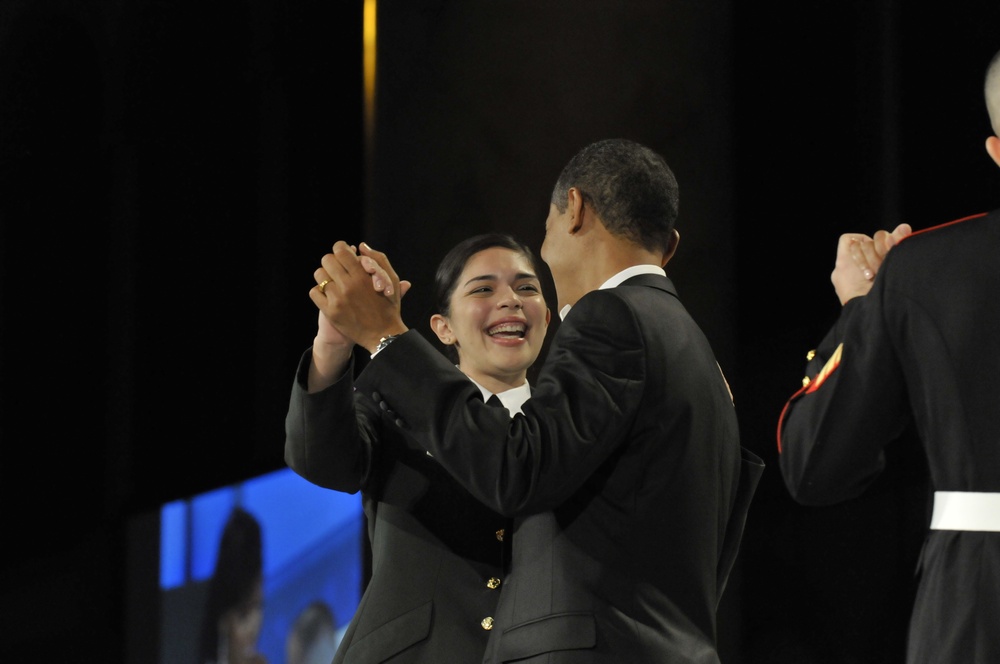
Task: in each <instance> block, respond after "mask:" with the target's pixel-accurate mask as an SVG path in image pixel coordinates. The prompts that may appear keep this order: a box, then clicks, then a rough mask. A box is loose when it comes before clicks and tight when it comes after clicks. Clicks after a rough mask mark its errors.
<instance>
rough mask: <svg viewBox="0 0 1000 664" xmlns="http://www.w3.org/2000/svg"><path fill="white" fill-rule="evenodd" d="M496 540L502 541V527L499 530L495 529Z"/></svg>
mask: <svg viewBox="0 0 1000 664" xmlns="http://www.w3.org/2000/svg"><path fill="white" fill-rule="evenodd" d="M497 541H498V542H502V541H503V528H501V529H500V530H498V531H497Z"/></svg>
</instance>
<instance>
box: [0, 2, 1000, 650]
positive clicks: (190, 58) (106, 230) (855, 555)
mask: <svg viewBox="0 0 1000 664" xmlns="http://www.w3.org/2000/svg"><path fill="white" fill-rule="evenodd" d="M977 4H978V5H979V6H975V7H974V6H973V3H952V4H950V5H948V6H946V7H942V6H931V5H924V6H919V7H918V6H916V5H914V4H912V3H911V4H910V5H908V6H906V7H903V3H901V2H898V1H894V0H877V1H876V2H860V1H854V2H847V3H843V2H841V3H837V4H835V5H834V4H831V3H805V4H801V3H800V4H799V5H796V6H795V7H794V8H793V7H791V6H780V7H779V6H777V3H772V4H771V5H767V6H761V4H760V3H756V5H752V4H748V3H743V4H742V5H737V3H734V2H731V1H729V0H713V1H709V2H701V3H686V2H661V1H653V0H642V1H639V2H630V3H627V4H620V5H619V4H613V3H607V2H598V1H593V0H589V1H584V2H580V1H579V0H577V1H575V2H569V0H558V1H556V2H549V3H533V2H528V1H527V0H510V1H508V2H503V3H496V2H493V3H485V2H472V3H470V2H461V3H460V2H448V1H447V0H418V1H416V2H412V1H408V2H398V1H397V2H393V1H390V0H382V1H381V2H379V3H378V11H379V51H378V67H379V81H378V88H377V97H376V109H375V110H376V119H377V122H376V131H375V140H374V143H372V144H366V142H365V138H364V130H363V107H364V99H363V95H362V66H361V64H362V58H361V56H362V33H361V23H362V2H361V1H360V0H357V1H355V2H351V3H320V2H317V1H315V0H307V1H305V2H296V3H282V2H277V1H276V0H250V1H247V2H233V1H228V2H214V3H196V2H190V1H187V2H185V1H183V0H157V1H153V0H139V1H137V2H130V3H117V2H109V1H104V0H94V1H90V2H84V1H83V0H78V1H73V0H62V1H59V0H52V1H46V0H36V1H32V0H7V1H6V2H4V3H0V443H2V448H0V450H2V452H0V454H2V456H0V499H2V503H0V504H2V508H0V509H2V516H3V524H4V528H3V540H4V550H5V554H6V555H5V556H4V563H3V567H2V568H0V569H2V572H0V620H2V622H3V624H4V625H5V627H4V629H3V630H0V659H2V660H3V661H5V662H7V661H9V662H21V661H24V662H27V661H31V662H40V661H65V660H66V659H72V660H74V661H85V662H119V661H120V662H124V661H126V648H125V643H126V641H127V638H128V637H129V635H128V634H127V633H126V631H127V630H126V625H127V624H129V620H128V618H129V616H127V615H126V614H127V607H126V605H125V602H124V598H125V596H126V592H127V588H126V586H127V585H128V581H127V578H126V568H127V566H128V564H129V563H130V561H129V546H130V543H129V541H128V536H129V530H128V528H127V524H128V522H129V520H130V519H131V518H132V517H133V516H135V515H137V514H141V513H143V512H145V511H147V510H150V509H155V508H156V507H157V506H158V505H159V504H161V503H163V502H166V501H170V500H175V499H178V498H183V497H187V496H190V495H193V494H194V493H197V492H201V491H205V490H208V489H211V488H214V487H217V486H221V485H224V484H228V483H232V482H235V481H239V480H242V479H246V478H249V477H253V476H256V475H259V474H261V473H264V472H268V471H271V470H275V469H278V468H281V467H283V459H282V452H283V442H284V441H283V419H284V413H285V408H286V406H287V397H288V389H289V387H290V384H291V380H292V373H293V369H294V366H295V362H296V359H297V358H298V356H299V354H300V353H301V351H302V350H303V349H304V348H305V347H306V346H307V345H308V344H309V343H310V341H311V339H312V335H313V332H314V326H315V309H314V308H313V306H312V303H311V302H310V301H309V299H308V296H307V292H308V290H309V288H310V287H311V285H312V284H313V280H312V276H311V275H312V271H313V270H314V268H315V267H316V265H317V264H318V260H319V258H320V256H321V255H322V254H323V253H324V252H325V251H327V250H328V248H329V246H330V245H331V244H332V243H333V241H334V240H336V239H347V240H351V241H360V240H367V241H368V242H369V243H370V244H372V245H373V246H375V247H377V248H379V249H383V250H385V251H386V252H387V253H388V254H389V256H390V258H391V259H392V260H393V263H394V265H395V266H396V268H397V270H398V271H399V273H400V274H401V275H402V276H404V277H405V278H409V279H411V281H413V282H414V287H413V289H412V290H411V292H410V294H408V295H407V297H406V300H405V301H404V313H405V314H406V316H407V318H408V320H409V322H410V324H411V325H412V326H414V327H417V328H420V329H421V330H423V331H425V332H429V331H428V329H427V325H426V321H427V318H428V317H429V315H430V307H431V299H430V298H431V290H432V288H431V282H432V276H433V270H434V267H435V265H436V263H437V261H438V260H439V259H440V258H441V256H443V254H444V252H445V251H446V250H447V249H448V248H450V246H451V245H453V244H454V243H455V242H457V241H458V240H460V239H462V238H464V237H466V236H468V235H471V234H474V233H479V232H484V231H488V230H507V231H511V232H513V233H514V234H515V235H518V236H519V237H520V238H522V239H523V240H525V241H527V242H529V243H530V244H531V245H532V246H533V247H535V248H536V249H537V248H538V247H539V246H540V244H541V239H542V236H543V222H544V219H545V215H546V212H547V207H548V198H549V192H550V189H551V186H552V184H553V183H554V180H555V178H556V176H557V175H558V172H559V169H560V168H561V167H562V165H563V164H564V163H565V161H566V160H567V159H568V158H569V157H570V156H571V155H572V154H573V153H574V152H575V151H576V150H577V149H578V148H580V147H582V146H583V145H584V144H586V143H589V142H591V141H593V140H597V139H600V138H605V137H609V136H625V137H629V138H634V139H636V140H639V141H642V142H645V143H647V144H649V145H651V146H653V147H654V148H656V149H658V150H659V151H661V152H662V153H663V154H664V155H665V156H666V158H667V160H668V161H669V162H670V163H671V165H672V166H673V168H674V170H675V171H676V173H677V177H678V180H679V182H680V187H681V217H680V220H679V222H678V228H679V230H680V233H681V245H680V248H679V252H678V255H677V257H676V258H675V260H674V261H673V262H672V263H671V264H670V266H668V273H669V274H670V276H671V277H672V278H673V279H674V281H675V283H676V284H677V286H678V288H679V291H680V294H681V298H682V299H683V300H684V302H685V303H686V305H687V306H688V308H689V309H690V310H691V311H692V313H693V314H694V315H695V317H696V318H697V319H698V320H699V321H700V322H701V323H702V325H703V327H704V329H705V331H706V333H707V335H708V336H709V338H710V339H711V340H712V342H713V345H714V346H715V348H716V350H717V354H718V356H719V361H720V364H721V365H722V367H723V369H724V370H725V372H726V374H727V377H728V378H729V382H730V384H731V386H732V389H733V391H734V393H735V398H736V403H737V408H738V410H739V415H740V421H741V427H742V435H743V438H744V443H745V444H746V445H747V446H748V447H749V448H751V449H752V450H754V451H755V452H757V453H758V454H759V455H761V456H762V457H764V459H765V461H766V462H767V463H768V466H769V468H768V470H767V471H766V473H765V475H764V479H763V480H762V484H761V487H760V489H759V492H758V496H757V500H756V502H755V504H754V506H753V508H752V510H751V513H750V517H749V522H748V524H747V531H746V538H745V540H744V546H743V550H742V554H741V557H740V559H739V561H738V563H737V568H736V571H735V573H734V577H733V580H732V581H731V583H730V586H729V590H728V591H727V595H726V597H725V599H724V602H723V607H722V609H721V614H720V627H719V629H720V634H719V637H720V650H721V654H722V658H723V662H724V663H725V664H786V663H787V664H811V663H817V664H826V663H831V664H832V663H837V664H844V663H853V662H856V663H859V664H868V663H872V664H874V663H878V664H884V663H889V664H893V663H896V662H902V661H903V642H904V639H905V629H906V621H907V618H908V612H909V602H910V601H911V594H912V591H913V570H914V568H915V564H916V554H917V551H918V548H919V545H920V542H921V539H922V530H923V527H924V525H925V522H926V518H927V514H926V507H927V498H928V494H927V487H926V484H925V469H924V468H923V462H922V460H921V457H920V455H919V450H918V442H917V441H916V440H915V438H914V437H913V436H912V434H907V435H905V436H904V437H903V438H901V439H900V440H899V441H898V442H897V443H895V444H894V445H893V447H892V448H891V449H890V464H889V467H888V469H887V471H886V473H885V474H884V476H883V477H881V478H880V479H879V480H878V482H877V483H876V485H875V486H873V487H872V488H871V490H870V491H869V492H867V493H866V494H865V495H864V496H862V497H860V498H858V499H856V500H854V501H851V502H849V503H845V504H842V505H838V506H834V507H827V508H804V507H801V506H797V505H795V504H793V503H792V502H791V501H790V499H789V497H788V494H787V492H786V491H785V489H784V486H783V484H782V481H781V478H780V475H779V473H778V470H777V451H776V449H775V427H776V423H777V417H778V414H779V412H780V410H781V408H782V406H783V405H784V402H785V399H786V398H787V397H788V396H790V395H791V394H792V392H794V391H795V389H796V388H797V386H798V385H799V384H800V380H801V378H802V369H803V367H804V365H805V353H806V352H807V351H808V350H809V349H810V348H812V347H813V345H814V344H815V343H817V342H818V340H819V339H820V338H821V336H822V334H823V333H824V332H825V330H826V328H827V326H828V325H829V324H830V323H831V322H832V321H833V319H834V317H835V316H836V314H837V308H838V304H837V301H836V297H835V295H834V293H833V289H832V286H831V285H830V282H829V274H830V271H831V270H832V267H833V258H834V253H835V248H836V242H837V237H838V236H839V234H840V233H842V232H846V231H861V232H868V233H871V232H873V231H875V230H876V229H878V228H883V227H892V226H894V225H895V224H896V223H898V222H899V221H908V222H909V223H911V224H912V225H913V226H914V227H915V228H922V227H925V226H930V225H934V224H937V223H941V222H944V221H948V220H951V219H953V218H957V217H961V216H965V215H967V214H972V213H975V212H981V211H986V210H988V209H991V208H993V207H996V206H997V205H998V204H1000V186H998V185H1000V177H998V175H1000V174H998V173H997V172H996V167H995V165H993V163H992V162H991V161H990V160H989V158H988V157H987V156H986V154H985V151H984V149H983V141H984V140H985V138H986V136H987V135H988V133H989V131H990V130H989V125H988V119H987V116H986V112H985V109H984V104H983V100H982V89H981V88H982V75H983V72H984V69H985V66H986V63H987V62H988V60H989V57H990V56H991V55H992V54H993V52H994V51H996V50H997V49H1000V39H997V38H996V37H995V36H994V35H993V32H994V31H995V30H994V26H996V25H998V24H1000V23H998V20H1000V6H997V7H992V6H991V7H988V8H984V7H983V6H982V5H981V3H977ZM367 159H371V160H372V163H373V164H374V169H373V171H372V174H373V177H372V178H371V179H369V178H368V177H367V176H366V169H365V163H366V160H367ZM543 276H545V278H546V287H547V292H546V294H547V296H548V297H549V298H550V299H551V300H552V302H553V303H554V296H555V293H554V290H553V289H552V288H551V282H550V281H548V280H547V279H548V278H547V275H543ZM129 664H131V663H129ZM271 664H277V663H271Z"/></svg>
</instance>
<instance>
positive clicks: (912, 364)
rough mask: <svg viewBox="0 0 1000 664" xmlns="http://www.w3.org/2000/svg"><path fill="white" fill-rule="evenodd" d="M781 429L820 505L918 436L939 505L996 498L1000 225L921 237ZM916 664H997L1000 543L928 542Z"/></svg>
mask: <svg viewBox="0 0 1000 664" xmlns="http://www.w3.org/2000/svg"><path fill="white" fill-rule="evenodd" d="M807 372H808V376H809V378H807V380H806V381H804V382H805V383H806V385H805V386H804V387H803V388H802V389H800V390H799V391H798V392H797V393H796V394H795V395H793V397H792V399H791V400H790V401H789V402H788V404H787V405H786V406H785V409H784V411H783V412H782V415H781V418H780V420H779V424H778V445H779V450H780V456H779V460H780V462H779V463H780V467H781V472H782V475H783V477H784V479H785V483H786V485H787V487H788V489H789V491H790V492H791V494H792V496H793V497H794V498H795V499H797V500H798V501H799V502H802V503H805V504H811V505H824V504H829V503H834V502H838V501H842V500H846V499H848V498H852V497H855V496H857V495H858V494H860V493H861V492H862V491H864V490H865V488H866V487H867V486H868V485H869V484H871V482H872V481H873V480H874V479H875V477H876V476H877V475H878V474H879V473H880V472H881V470H882V468H883V466H884V462H885V461H884V454H883V448H884V447H885V446H886V445H887V444H888V443H889V442H891V441H892V440H893V439H895V438H897V437H898V436H899V434H900V433H901V432H902V431H903V430H904V428H905V427H906V426H907V424H908V423H910V422H912V423H913V424H914V426H915V429H916V432H917V434H918V436H919V439H920V441H921V443H922V444H923V447H924V450H925V453H926V457H927V460H928V468H929V471H930V479H931V484H932V486H933V489H934V490H935V491H947V492H956V491H957V492H976V493H979V492H987V493H992V492H1000V212H993V213H991V214H989V215H978V216H975V217H971V218H966V219H961V220H958V221H955V222H952V223H950V224H945V225H943V226H938V227H935V228H933V229H928V230H925V231H920V232H915V233H913V234H912V235H910V236H909V237H907V238H905V239H904V240H903V241H902V242H901V243H900V244H899V245H897V246H896V247H894V248H893V249H892V250H891V251H890V252H889V253H888V254H887V256H886V258H885V261H884V262H883V264H882V267H881V269H880V270H879V272H878V274H877V276H876V278H875V282H874V284H873V286H872V290H871V292H870V293H869V294H868V295H866V296H864V297H856V298H853V299H851V300H849V301H848V302H847V303H846V304H845V305H844V307H843V310H842V312H841V315H840V318H839V320H838V321H837V323H836V325H835V326H834V327H833V329H832V330H831V331H830V332H829V333H828V334H827V336H826V338H825V339H823V341H822V343H821V344H820V346H819V347H818V348H817V350H816V355H815V357H814V358H813V359H812V360H811V362H810V363H809V365H808V367H807ZM919 573H920V580H919V587H918V593H917V598H916V604H915V607H914V611H913V615H912V617H911V622H910V635H909V647H908V655H907V661H908V662H910V663H911V664H918V663H920V664H924V663H926V664H931V663H933V664H941V663H943V662H962V663H963V664H987V663H988V662H989V663H995V662H1000V532H985V531H968V530H938V529H934V530H929V532H928V537H927V540H926V542H925V544H924V547H923V551H922V553H921V563H920V570H919Z"/></svg>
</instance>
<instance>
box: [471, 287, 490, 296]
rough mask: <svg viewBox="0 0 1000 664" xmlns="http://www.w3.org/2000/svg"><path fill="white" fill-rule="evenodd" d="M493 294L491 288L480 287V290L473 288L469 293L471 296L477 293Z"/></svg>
mask: <svg viewBox="0 0 1000 664" xmlns="http://www.w3.org/2000/svg"><path fill="white" fill-rule="evenodd" d="M491 292H493V289H492V288H490V287H489V286H480V287H479V288H473V289H472V290H471V291H469V294H470V295H474V294H476V293H491Z"/></svg>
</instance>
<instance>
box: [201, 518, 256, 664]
mask: <svg viewBox="0 0 1000 664" xmlns="http://www.w3.org/2000/svg"><path fill="white" fill-rule="evenodd" d="M263 573H264V565H263V545H262V540H261V530H260V523H259V522H258V521H257V519H256V518H255V517H254V516H253V515H252V514H250V513H249V512H247V511H246V510H244V509H242V508H240V507H234V508H233V511H232V513H231V514H230V515H229V519H228V520H227V521H226V525H225V527H224V528H223V530H222V538H221V539H220V541H219V553H218V555H217V556H216V558H215V571H214V572H213V573H212V579H211V581H209V584H208V599H207V601H206V604H205V615H204V618H203V620H202V626H201V643H200V656H201V659H200V661H201V662H214V661H215V659H216V655H217V653H218V648H219V632H218V623H219V618H221V617H222V615H223V614H224V613H226V611H229V610H230V609H232V608H235V607H238V606H240V605H245V604H248V603H249V602H250V600H251V598H252V597H253V592H254V588H255V586H256V583H257V581H258V580H260V579H261V578H262V575H263Z"/></svg>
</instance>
